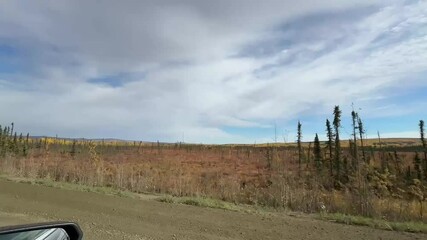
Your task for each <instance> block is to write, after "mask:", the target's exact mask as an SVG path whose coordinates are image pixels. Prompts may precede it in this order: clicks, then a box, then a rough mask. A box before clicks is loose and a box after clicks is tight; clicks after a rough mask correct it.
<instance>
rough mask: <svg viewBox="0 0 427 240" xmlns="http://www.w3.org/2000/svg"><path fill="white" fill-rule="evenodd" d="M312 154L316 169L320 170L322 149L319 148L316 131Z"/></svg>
mask: <svg viewBox="0 0 427 240" xmlns="http://www.w3.org/2000/svg"><path fill="white" fill-rule="evenodd" d="M313 155H314V162H315V164H316V169H317V171H319V172H320V170H321V167H322V150H321V149H320V141H319V136H318V135H317V133H316V136H315V137H314V147H313Z"/></svg>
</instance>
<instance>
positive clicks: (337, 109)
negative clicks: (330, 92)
mask: <svg viewBox="0 0 427 240" xmlns="http://www.w3.org/2000/svg"><path fill="white" fill-rule="evenodd" d="M333 125H334V130H335V156H334V157H335V158H334V160H335V171H336V177H337V178H338V179H339V178H340V174H341V143H340V128H341V110H340V107H339V106H335V108H334V121H333Z"/></svg>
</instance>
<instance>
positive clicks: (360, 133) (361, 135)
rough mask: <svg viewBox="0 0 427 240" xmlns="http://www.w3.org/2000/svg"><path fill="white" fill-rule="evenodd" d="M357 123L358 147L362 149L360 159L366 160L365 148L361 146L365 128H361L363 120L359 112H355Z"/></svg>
mask: <svg viewBox="0 0 427 240" xmlns="http://www.w3.org/2000/svg"><path fill="white" fill-rule="evenodd" d="M357 123H358V124H357V125H358V126H357V128H358V129H359V138H360V148H361V149H362V159H363V161H364V162H366V154H365V148H364V146H363V134H365V129H364V128H363V122H362V119H361V118H360V116H359V114H357Z"/></svg>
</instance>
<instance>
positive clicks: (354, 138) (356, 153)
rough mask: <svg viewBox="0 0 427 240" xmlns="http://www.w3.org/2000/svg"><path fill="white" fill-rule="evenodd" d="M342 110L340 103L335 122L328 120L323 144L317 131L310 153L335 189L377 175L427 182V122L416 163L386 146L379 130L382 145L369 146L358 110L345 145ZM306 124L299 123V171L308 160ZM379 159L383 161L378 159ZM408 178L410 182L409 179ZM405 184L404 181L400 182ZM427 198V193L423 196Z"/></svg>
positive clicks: (414, 155) (421, 134)
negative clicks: (403, 157)
mask: <svg viewBox="0 0 427 240" xmlns="http://www.w3.org/2000/svg"><path fill="white" fill-rule="evenodd" d="M341 117H342V111H341V110H340V108H339V106H335V108H334V111H333V120H332V123H331V121H330V120H329V119H326V124H325V126H326V128H325V131H326V137H327V140H326V141H325V142H324V146H322V144H321V142H320V141H319V137H318V134H317V133H316V135H315V138H314V141H313V142H312V143H313V148H312V149H310V148H311V143H310V144H309V152H308V153H307V154H308V155H311V156H313V158H314V162H313V163H314V164H313V165H314V167H315V169H316V170H317V173H318V174H319V175H320V176H321V177H323V178H324V179H327V181H326V182H327V183H332V186H333V187H335V188H342V187H343V185H346V184H353V182H352V180H354V179H355V178H361V177H362V178H365V179H362V180H363V181H368V182H372V176H373V175H380V174H385V173H387V174H390V175H391V176H392V177H393V178H394V179H396V183H399V182H400V183H402V181H401V180H404V181H403V183H406V184H407V185H413V184H414V181H415V182H417V181H420V183H418V185H425V183H427V146H426V145H427V144H426V140H425V127H424V121H423V120H420V121H419V124H418V127H419V133H420V143H421V144H420V147H412V148H410V149H413V150H415V152H414V153H413V161H412V163H409V164H408V163H406V164H405V163H403V162H402V159H401V157H400V156H399V155H398V152H397V151H400V148H396V147H394V148H393V147H385V146H383V143H382V140H381V136H380V133H379V132H378V147H376V148H375V149H374V148H373V147H372V146H368V147H367V146H366V143H365V139H366V138H365V129H364V125H363V121H362V118H361V117H360V115H359V114H358V113H357V112H356V111H354V110H353V111H352V112H351V119H352V135H351V138H350V139H348V142H349V144H348V146H349V147H348V149H347V150H346V151H344V150H343V148H342V147H341V143H342V142H343V139H341V136H340V130H341ZM301 141H302V123H301V122H300V121H298V125H297V146H298V164H299V168H298V169H299V170H300V171H301V166H302V164H303V162H304V161H305V159H304V158H306V156H305V151H304V149H303V147H302V145H301ZM377 160H379V161H377ZM405 180H406V181H405ZM397 185H399V186H402V184H397ZM426 195H427V194H426ZM423 199H427V196H425V197H423Z"/></svg>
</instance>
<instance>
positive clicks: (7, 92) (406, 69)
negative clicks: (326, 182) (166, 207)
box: [0, 0, 427, 143]
mask: <svg viewBox="0 0 427 240" xmlns="http://www.w3.org/2000/svg"><path fill="white" fill-rule="evenodd" d="M303 3H304V4H302V3H301V4H295V2H294V1H287V0H280V1H279V0H267V1H261V2H260V1H255V0H235V1H227V0H218V1H196V0H185V1H180V2H179V3H178V2H176V1H166V0H165V1H154V0H146V1H120V2H118V1H103V2H102V3H99V2H98V1H54V2H52V1H41V2H34V1H31V2H28V1H25V2H24V1H2V2H1V3H0V109H3V113H4V114H1V115H0V123H1V124H2V125H4V124H9V123H11V122H15V124H16V126H17V127H18V129H19V130H20V131H22V132H30V133H31V134H33V135H51V136H54V135H58V136H62V137H86V138H120V139H132V140H147V141H156V140H160V141H168V142H175V141H181V140H185V141H186V142H197V143H233V142H234V143H254V142H258V143H260V142H273V141H275V129H276V135H277V141H288V142H292V141H295V136H296V126H297V122H298V120H299V121H301V122H302V124H303V135H304V140H306V141H311V140H312V139H313V138H314V134H315V133H319V135H320V136H321V137H323V136H324V132H325V130H324V129H325V120H326V118H329V119H332V110H333V108H334V106H335V105H339V106H340V107H341V109H342V111H343V128H342V130H341V131H342V135H343V136H344V138H347V137H350V132H351V125H350V123H351V119H350V112H351V109H352V106H354V108H355V109H356V110H357V111H358V112H359V114H360V116H361V117H362V118H363V120H364V121H365V127H366V129H367V134H368V137H376V132H377V131H380V132H381V134H382V136H383V137H418V126H417V125H418V121H419V120H420V119H424V120H427V114H426V112H425V109H427V94H426V93H427V2H426V1H397V0H396V1H394V0H392V1H371V0H370V1H367V0H366V1H364V0H359V1H352V0H350V1H341V0H330V1H317V0H306V1H304V2H303Z"/></svg>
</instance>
